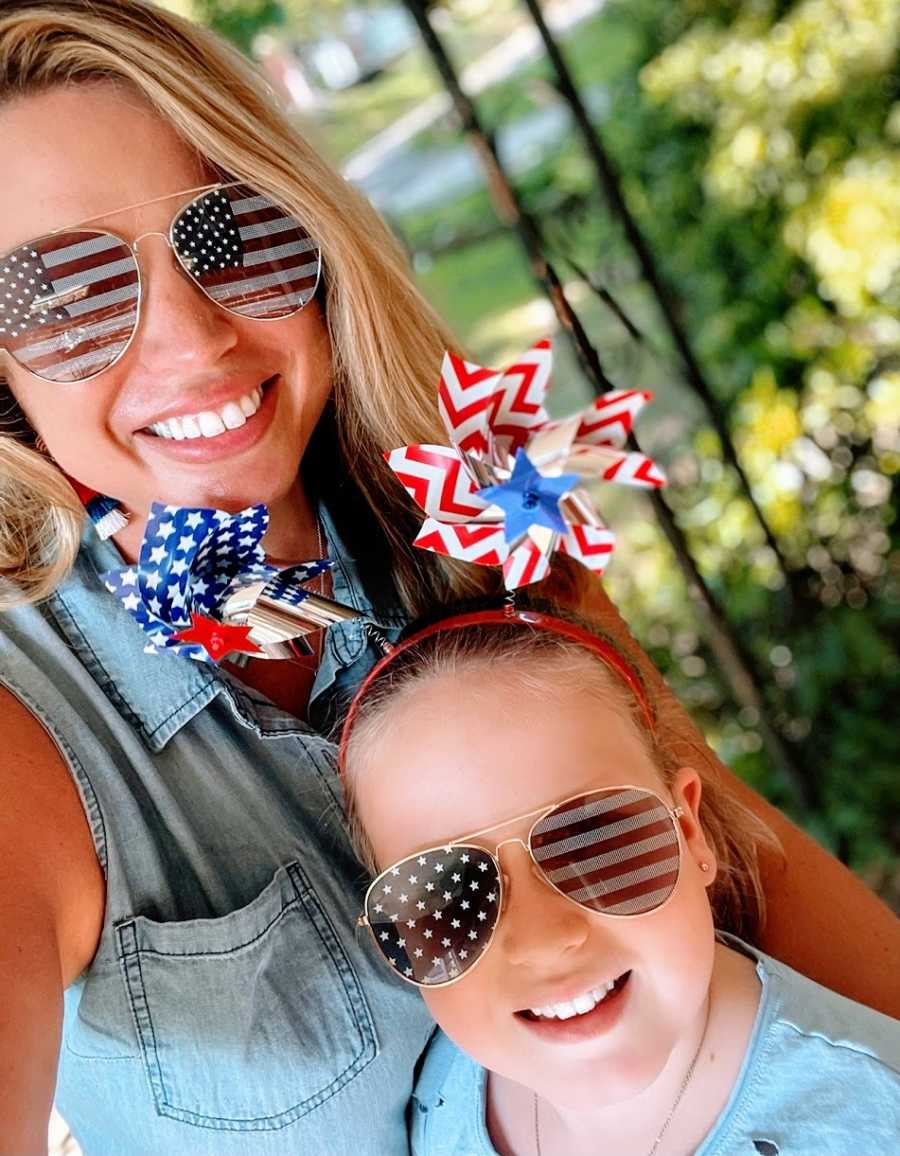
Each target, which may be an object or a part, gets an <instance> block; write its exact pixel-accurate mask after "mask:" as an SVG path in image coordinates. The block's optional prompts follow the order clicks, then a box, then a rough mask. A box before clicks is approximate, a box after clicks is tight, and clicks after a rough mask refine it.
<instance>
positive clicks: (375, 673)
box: [338, 605, 656, 776]
mask: <svg viewBox="0 0 900 1156" xmlns="http://www.w3.org/2000/svg"><path fill="white" fill-rule="evenodd" d="M479 626H518V627H522V628H524V629H530V630H539V631H547V632H548V633H550V634H556V635H558V636H560V637H562V638H567V639H568V640H569V641H570V642H574V643H576V644H577V645H578V646H581V647H583V648H584V649H585V650H587V651H589V652H590V653H591V654H593V655H594V656H595V657H597V658H598V659H599V660H600V661H601V662H602V663H603V665H604V666H606V668H607V669H608V670H611V671H612V672H613V674H615V675H616V676H617V677H618V678H619V679H620V680H621V681H622V682H623V683H624V684H625V685H626V686H627V687H628V690H629V691H630V692H631V695H632V697H633V698H634V700H635V702H636V703H637V705H638V708H639V709H640V712H641V718H642V719H643V721H644V723H645V724H646V726H647V729H648V731H649V732H650V734H651V735H654V734H655V733H656V723H655V720H654V716H653V711H652V709H651V707H650V702H649V700H648V698H647V693H646V691H645V690H644V687H643V684H642V683H641V680H640V679H639V678H638V676H637V674H636V673H635V671H634V670H633V669H632V667H631V666H629V664H628V663H627V662H626V661H625V659H624V658H623V657H622V655H621V654H619V652H618V650H616V648H615V646H613V644H612V643H610V642H607V641H606V639H605V638H600V637H598V635H596V634H592V633H591V632H590V631H589V630H586V629H585V628H584V627H583V626H579V625H577V624H576V623H574V622H566V621H565V619H563V618H556V617H554V616H553V615H551V614H545V613H543V612H542V611H538V610H517V609H515V607H513V606H509V605H508V606H505V607H502V608H500V609H494V610H474V611H469V612H468V613H465V614H455V615H453V616H452V617H450V618H443V619H441V620H440V621H439V622H433V623H431V624H430V625H428V626H425V627H423V628H422V629H421V630H417V631H416V632H415V633H414V634H411V635H410V636H409V637H408V638H404V639H403V640H402V641H401V642H399V643H397V645H396V646H394V647H393V648H392V649H391V650H390V651H389V652H388V653H387V654H386V655H385V656H384V658H382V659H380V660H379V661H378V662H377V663H376V664H375V666H373V667H372V669H371V670H370V671H369V673H368V675H367V676H366V677H365V678H364V679H363V681H362V683H361V684H360V686H359V689H358V690H357V692H356V694H355V695H354V697H353V701H352V702H351V704H350V709H349V710H348V712H347V718H346V720H345V722H344V728H343V731H342V733H341V742H340V751H339V756H338V761H339V767H340V773H341V775H342V776H343V774H344V772H345V770H346V759H347V748H348V746H349V743H350V735H351V732H352V731H353V727H354V725H355V723H356V720H357V718H358V716H359V712H360V710H361V708H362V704H363V702H364V701H365V699H366V697H367V696H368V694H369V691H370V690H371V688H372V686H373V685H374V684H375V683H376V682H378V680H379V679H380V678H381V677H382V675H383V674H385V672H386V671H388V670H389V669H390V667H391V666H392V665H393V664H394V663H395V662H396V661H397V659H398V658H399V657H400V655H402V654H405V653H406V652H407V651H410V650H412V649H413V648H414V647H416V646H418V645H419V644H420V643H422V642H424V641H425V640H426V639H427V638H432V637H434V635H436V634H446V633H449V632H450V631H454V630H467V629H470V628H472V627H479Z"/></svg>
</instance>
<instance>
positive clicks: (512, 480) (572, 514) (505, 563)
mask: <svg viewBox="0 0 900 1156" xmlns="http://www.w3.org/2000/svg"><path fill="white" fill-rule="evenodd" d="M551 364H552V354H551V351H550V342H549V341H539V342H538V343H537V344H536V345H535V346H534V347H533V348H532V349H529V350H528V352H527V353H526V354H525V355H524V356H523V357H521V358H520V359H519V360H518V361H517V362H516V363H515V365H511V366H510V367H509V368H508V369H506V370H503V371H499V372H498V371H496V370H493V369H484V368H482V367H481V366H480V365H472V364H471V363H469V362H467V361H463V359H462V358H460V357H457V356H456V355H455V354H453V353H449V352H448V353H446V354H445V355H444V363H443V366H442V367H441V380H440V387H439V392H438V404H439V408H440V413H441V417H442V418H443V420H444V425H445V426H446V429H447V434H448V436H449V438H450V442H451V445H449V446H438V445H413V446H402V447H401V448H400V449H396V450H392V451H391V452H390V453H388V454H386V455H385V457H386V459H387V462H388V465H389V466H390V467H391V469H392V470H393V471H394V473H395V474H396V475H397V477H398V478H399V479H400V481H401V482H402V483H403V485H404V486H405V488H406V490H407V492H408V493H409V494H410V496H411V497H412V498H413V499H414V500H415V501H416V502H417V503H418V504H419V505H420V506H421V507H422V509H423V510H424V511H425V514H426V515H427V516H426V518H425V521H424V522H423V524H422V528H421V530H420V531H419V534H418V536H417V537H416V539H415V543H414V544H415V545H416V546H419V547H421V548H422V549H423V550H433V551H434V552H435V553H437V554H446V555H449V556H450V557H451V558H459V559H461V560H463V561H466V562H477V563H479V564H481V565H483V566H502V567H503V576H504V580H505V582H506V587H507V589H508V590H514V589H516V587H518V586H526V585H528V584H529V583H531V582H538V581H540V580H541V579H542V578H543V577H545V575H546V574H547V571H548V570H549V567H550V559H551V557H552V555H553V554H554V552H555V551H557V550H559V551H560V552H561V553H563V554H569V555H570V556H571V557H573V558H575V559H577V561H579V562H581V563H582V565H584V566H587V567H588V569H590V570H593V571H595V572H597V573H601V572H602V571H603V570H604V569H605V567H606V564H607V562H608V561H609V557H610V554H611V553H612V550H613V545H614V543H615V535H614V534H613V533H612V531H610V530H608V529H607V528H606V526H605V525H604V524H603V522H602V521H601V520H600V517H599V516H598V514H597V512H596V510H595V509H594V504H593V501H592V499H591V497H590V495H589V494H588V493H587V491H586V490H585V489H583V488H582V487H581V485H580V483H581V482H584V481H587V480H588V479H598V478H599V479H602V480H603V481H607V482H618V483H619V484H620V485H629V486H640V487H644V488H647V489H655V488H658V487H659V486H663V485H665V476H664V475H663V472H662V470H661V469H660V468H659V466H657V465H656V463H655V462H653V461H652V460H651V459H650V458H648V457H647V456H646V455H645V454H642V453H636V452H632V451H629V450H626V449H624V448H623V447H624V446H625V443H626V440H627V438H628V434H629V433H630V431H631V427H632V424H633V422H634V418H635V415H636V414H637V413H639V411H640V410H641V409H642V408H643V407H644V405H645V404H646V403H647V402H648V401H649V400H650V399H651V397H652V394H650V393H645V392H644V391H641V390H633V389H619V390H614V391H612V392H611V393H606V394H604V395H603V396H602V397H599V398H597V400H596V401H595V402H594V403H593V404H592V405H590V406H588V408H587V409H585V410H582V411H581V412H580V413H577V414H573V415H572V416H571V417H567V418H562V419H560V420H557V421H551V420H550V419H549V417H548V415H547V412H546V410H545V409H544V399H545V396H546V393H547V387H548V384H549V380H550V369H551Z"/></svg>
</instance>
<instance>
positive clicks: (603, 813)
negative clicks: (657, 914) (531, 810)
mask: <svg viewBox="0 0 900 1156" xmlns="http://www.w3.org/2000/svg"><path fill="white" fill-rule="evenodd" d="M529 843H530V847H531V854H532V857H533V858H534V861H535V862H536V863H537V865H538V867H539V868H540V869H541V871H542V873H543V874H544V876H545V878H546V879H547V881H548V883H550V885H551V886H552V887H553V888H555V890H556V891H558V892H559V893H560V894H561V895H564V896H565V897H566V898H567V899H571V900H572V901H573V902H574V903H578V904H580V905H581V906H582V907H587V908H588V909H589V910H591V911H598V912H601V913H602V914H603V915H645V914H646V913H647V912H649V911H655V910H656V908H657V907H661V906H662V904H663V903H665V902H666V900H667V899H668V898H669V896H670V895H671V894H672V892H673V891H674V890H675V885H676V883H677V882H678V870H679V864H680V858H681V853H680V845H679V841H678V831H677V828H676V826H675V820H674V819H673V818H672V814H671V812H670V811H669V808H668V807H667V806H666V804H665V803H664V802H663V801H662V799H660V798H658V797H657V796H656V795H654V794H653V793H652V792H650V791H642V790H639V789H637V788H633V787H628V788H617V789H615V790H605V791H591V792H589V793H587V794H584V795H579V796H578V797H577V798H574V799H569V800H567V801H566V802H565V803H562V804H561V805H560V806H558V807H556V808H555V809H554V810H552V811H551V812H550V813H549V814H547V815H544V816H543V818H541V819H539V820H538V821H537V822H536V823H535V825H534V827H532V829H531V835H530V839H529Z"/></svg>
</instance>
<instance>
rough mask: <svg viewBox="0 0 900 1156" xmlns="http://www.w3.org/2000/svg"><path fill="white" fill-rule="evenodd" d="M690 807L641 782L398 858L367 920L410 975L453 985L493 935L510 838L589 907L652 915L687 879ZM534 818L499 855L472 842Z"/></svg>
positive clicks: (372, 890)
mask: <svg viewBox="0 0 900 1156" xmlns="http://www.w3.org/2000/svg"><path fill="white" fill-rule="evenodd" d="M681 814H682V810H681V808H680V807H676V808H674V809H672V808H671V807H669V805H668V804H667V803H666V802H664V801H663V800H662V799H661V798H660V797H659V796H658V795H656V794H654V793H653V792H652V791H646V790H644V789H643V788H641V787H632V786H622V787H612V788H605V789H603V790H598V791H588V792H586V793H583V794H580V795H576V796H574V797H573V798H570V799H565V800H563V802H561V803H553V804H551V805H550V806H547V807H544V808H542V809H541V810H539V811H531V812H529V813H528V814H526V815H518V816H517V817H516V818H515V819H508V820H506V821H505V822H503V823H497V824H495V825H494V826H493V827H487V828H484V829H483V830H481V831H475V832H473V833H472V834H471V835H467V836H465V837H464V838H462V839H459V840H454V841H452V842H451V843H446V844H444V845H442V846H440V847H430V848H429V849H428V850H426V851H418V852H416V854H415V855H410V856H409V857H408V858H406V859H401V860H400V862H399V863H394V864H393V866H391V867H388V868H387V870H385V871H382V873H381V874H380V875H379V876H378V877H377V879H375V880H373V882H372V884H371V886H370V887H369V890H368V891H367V892H366V899H365V914H364V915H362V916H361V917H360V923H361V924H364V925H367V926H368V927H369V929H370V931H371V932H372V936H373V938H374V941H375V945H376V947H377V948H378V950H379V952H380V954H381V955H382V957H383V958H384V959H385V961H386V962H387V963H388V964H389V965H390V967H391V968H392V969H393V970H394V971H395V972H396V974H397V975H398V976H400V978H401V979H404V980H406V981H407V982H408V983H412V984H415V985H416V986H417V987H444V986H446V985H447V984H450V983H455V982H456V981H457V980H459V979H461V978H462V977H463V976H464V975H465V974H466V973H467V972H468V971H470V970H471V969H472V968H473V967H474V966H475V964H476V963H478V961H479V960H480V959H481V958H482V957H483V955H484V953H485V952H486V951H487V949H488V948H489V947H490V945H491V942H492V940H493V938H494V932H495V931H496V929H497V924H498V923H499V921H500V918H501V914H502V911H503V871H502V869H501V867H500V862H499V859H498V858H497V855H498V854H499V851H500V847H502V846H503V845H504V844H506V843H521V844H522V845H523V846H524V847H525V848H526V850H527V851H528V854H529V855H530V856H531V859H532V862H533V863H534V865H535V867H536V868H537V870H538V871H539V872H540V874H541V875H542V877H543V878H544V880H545V881H546V882H547V883H548V884H549V885H550V886H551V887H552V888H553V889H554V891H557V892H559V894H560V895H562V896H564V898H566V899H569V900H571V901H572V902H573V903H577V904H578V906H579V907H583V908H585V909H586V910H587V911H591V912H595V913H597V914H600V915H611V916H616V917H626V918H628V917H631V916H635V915H647V914H648V913H649V912H651V911H657V910H658V909H659V908H660V907H662V906H663V904H664V903H666V902H667V901H668V900H669V899H670V898H671V896H672V893H673V892H674V890H675V886H676V884H677V882H678V873H679V867H680V863H681V841H680V837H679V832H678V823H677V820H678V818H679V817H680V816H681ZM531 818H534V822H533V824H532V825H531V829H530V831H529V832H528V836H527V839H504V840H502V841H501V842H500V843H498V844H497V847H496V849H495V853H494V854H491V853H490V852H489V851H487V850H485V848H484V847H482V846H480V845H478V844H477V843H473V842H472V840H473V839H477V838H479V837H480V836H482V835H486V834H488V833H489V832H491V831H496V830H498V829H499V828H501V827H507V826H509V825H510V824H513V823H521V822H524V821H525V820H527V819H531Z"/></svg>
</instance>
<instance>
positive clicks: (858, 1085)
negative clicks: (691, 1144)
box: [411, 936, 900, 1156]
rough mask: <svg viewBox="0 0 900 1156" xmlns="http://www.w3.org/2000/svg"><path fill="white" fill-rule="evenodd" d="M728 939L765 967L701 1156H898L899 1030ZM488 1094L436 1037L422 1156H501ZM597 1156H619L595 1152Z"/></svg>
mask: <svg viewBox="0 0 900 1156" xmlns="http://www.w3.org/2000/svg"><path fill="white" fill-rule="evenodd" d="M723 938H726V937H723ZM727 939H728V942H729V944H730V945H732V946H734V947H735V948H737V949H738V950H742V951H744V952H745V953H746V954H747V955H749V956H750V958H752V959H754V960H755V961H756V971H757V974H758V975H759V978H760V982H761V984H762V993H761V996H760V1002H759V1010H758V1012H757V1015H756V1023H755V1024H754V1027H753V1034H752V1036H751V1038H750V1043H749V1045H748V1047H747V1054H746V1055H745V1056H744V1062H743V1065H742V1067H741V1070H740V1073H739V1075H738V1078H737V1080H736V1082H735V1085H734V1088H733V1089H732V1092H731V1096H730V1097H729V1100H728V1103H727V1104H726V1105H725V1108H724V1109H723V1111H722V1113H721V1115H720V1116H719V1118H718V1120H717V1121H716V1123H715V1125H714V1126H713V1128H712V1131H711V1132H710V1133H709V1135H708V1136H707V1137H706V1139H705V1140H704V1141H703V1143H702V1144H701V1145H700V1147H699V1148H698V1149H697V1150H696V1153H695V1156H894V1154H897V1153H900V1021H897V1020H894V1019H891V1018H890V1017H889V1016H884V1015H880V1014H879V1013H878V1012H874V1011H872V1010H871V1009H870V1008H867V1007H863V1006H862V1004H858V1003H854V1002H853V1001H852V1000H849V999H844V998H843V996H839V995H837V994H835V993H834V992H832V991H829V990H828V989H827V988H824V987H820V986H819V984H817V983H813V981H812V980H811V979H807V978H806V977H805V976H802V975H800V974H799V973H798V972H796V971H793V970H792V969H791V968H789V967H786V966H785V965H784V964H783V963H779V962H778V960H776V959H772V958H771V957H770V956H768V955H764V954H763V953H762V952H761V951H758V950H756V949H755V948H751V947H748V946H747V945H746V944H743V943H741V942H740V941H739V940H736V939H734V938H732V937H730V936H729V937H727ZM486 1089H487V1073H486V1072H485V1069H484V1068H482V1067H480V1066H479V1065H478V1064H476V1063H475V1061H474V1060H471V1059H470V1058H469V1057H468V1056H466V1055H464V1054H463V1053H462V1052H461V1051H459V1049H458V1048H457V1047H456V1045H455V1044H453V1043H452V1042H451V1041H450V1040H449V1039H448V1038H447V1037H446V1036H445V1035H444V1034H443V1033H438V1035H436V1036H435V1038H434V1040H433V1042H432V1044H431V1046H430V1048H429V1050H428V1054H427V1056H426V1059H425V1063H424V1065H423V1067H422V1072H421V1074H420V1076H419V1081H418V1084H417V1085H416V1090H415V1092H414V1095H413V1112H412V1138H411V1141H412V1151H413V1156H497V1153H496V1149H495V1148H494V1146H493V1144H492V1143H491V1139H490V1136H489V1134H488V1130H487V1126H486V1124H485V1093H486ZM597 1156H616V1154H615V1153H612V1152H609V1151H608V1150H607V1149H605V1148H604V1147H603V1145H602V1142H598V1146H597Z"/></svg>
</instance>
